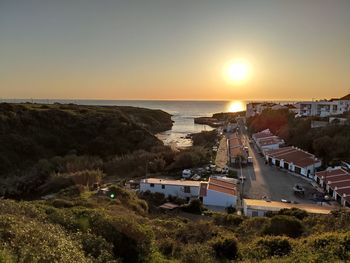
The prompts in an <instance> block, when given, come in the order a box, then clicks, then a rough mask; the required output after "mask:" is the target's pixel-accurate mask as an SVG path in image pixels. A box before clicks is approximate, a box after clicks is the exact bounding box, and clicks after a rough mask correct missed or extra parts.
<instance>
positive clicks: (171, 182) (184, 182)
mask: <svg viewBox="0 0 350 263" xmlns="http://www.w3.org/2000/svg"><path fill="white" fill-rule="evenodd" d="M141 183H146V184H164V185H178V186H196V187H199V185H200V184H201V183H202V182H201V181H191V180H171V179H160V178H147V179H142V180H141Z"/></svg>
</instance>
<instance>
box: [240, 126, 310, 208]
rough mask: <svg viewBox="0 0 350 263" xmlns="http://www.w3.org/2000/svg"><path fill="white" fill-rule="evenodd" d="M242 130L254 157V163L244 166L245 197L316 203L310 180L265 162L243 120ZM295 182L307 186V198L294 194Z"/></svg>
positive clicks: (244, 140) (250, 154)
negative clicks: (312, 196) (312, 198)
mask: <svg viewBox="0 0 350 263" xmlns="http://www.w3.org/2000/svg"><path fill="white" fill-rule="evenodd" d="M240 130H241V132H240V133H241V136H242V141H243V142H244V143H245V144H246V146H248V147H249V156H251V157H253V165H250V166H246V167H243V168H242V173H243V176H245V177H246V180H245V181H244V183H243V189H242V185H241V191H242V190H243V191H242V193H243V197H245V198H253V199H261V198H262V197H263V196H266V197H268V198H269V199H270V200H272V201H281V199H286V200H289V201H295V202H298V203H315V201H313V200H310V198H311V196H310V195H311V193H313V192H314V188H313V187H312V185H311V184H310V183H309V182H308V181H306V180H305V179H303V178H301V177H298V176H295V175H293V174H290V173H289V172H287V171H285V170H283V169H280V168H278V167H275V166H270V165H268V164H265V159H264V158H263V157H262V156H261V155H260V154H259V153H258V152H257V150H256V149H255V146H254V145H253V144H249V138H248V135H247V133H246V131H245V128H244V124H243V123H242V121H241V122H240ZM295 184H299V185H302V186H303V187H304V188H305V190H306V192H307V194H306V196H305V198H300V197H297V196H295V195H294V193H293V187H294V185H295Z"/></svg>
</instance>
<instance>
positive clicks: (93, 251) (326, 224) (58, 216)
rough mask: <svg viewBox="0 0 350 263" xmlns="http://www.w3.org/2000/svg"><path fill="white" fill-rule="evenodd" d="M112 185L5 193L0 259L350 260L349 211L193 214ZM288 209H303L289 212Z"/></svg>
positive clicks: (0, 221)
mask: <svg viewBox="0 0 350 263" xmlns="http://www.w3.org/2000/svg"><path fill="white" fill-rule="evenodd" d="M85 191H87V190H85ZM110 191H111V192H113V193H115V198H113V199H111V198H108V194H107V195H106V196H105V195H98V194H96V193H91V194H90V195H89V197H86V196H85V195H82V193H79V194H71V193H70V194H69V195H67V193H66V192H63V193H61V194H59V195H58V196H57V197H56V198H55V199H52V200H48V201H21V202H15V201H11V200H1V201H0V244H1V245H0V262H72V260H74V262H198V263H199V262H230V261H231V260H235V261H237V262H260V261H264V260H266V262H339V261H348V260H350V252H349V251H350V250H349V248H350V220H349V218H350V213H349V212H346V211H341V210H340V211H336V212H334V213H333V214H330V215H323V216H321V215H320V216H312V215H308V216H306V217H303V219H297V218H296V217H294V216H291V215H273V216H272V217H270V218H268V217H267V218H246V217H243V216H238V215H236V214H224V213H213V214H212V216H211V217H208V216H200V215H198V216H196V217H198V218H197V219H195V221H192V220H190V219H187V216H186V218H185V217H182V214H181V213H180V214H179V213H175V214H167V213H160V212H159V211H154V212H152V211H151V210H149V208H148V207H149V205H152V202H154V201H155V199H156V196H155V197H153V198H152V199H151V198H149V199H148V200H150V201H147V203H146V202H145V201H144V200H142V199H140V198H139V197H138V196H137V195H136V194H135V192H131V191H128V190H126V189H124V188H122V187H120V186H118V185H115V186H113V187H111V188H110ZM194 203H195V202H191V206H192V207H197V206H196V205H194ZM189 212H196V211H195V210H194V211H192V210H191V211H189ZM288 213H289V214H295V215H299V214H300V213H301V211H298V213H295V211H287V210H285V211H284V212H283V214H288ZM199 218H202V219H203V220H199V221H198V219H199ZM296 222H297V223H296ZM300 225H301V226H302V227H300ZM295 233H298V234H297V235H296V234H295Z"/></svg>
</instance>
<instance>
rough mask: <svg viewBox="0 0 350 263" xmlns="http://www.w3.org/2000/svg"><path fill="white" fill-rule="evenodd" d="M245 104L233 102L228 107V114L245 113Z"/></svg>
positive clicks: (238, 101)
mask: <svg viewBox="0 0 350 263" xmlns="http://www.w3.org/2000/svg"><path fill="white" fill-rule="evenodd" d="M245 107H246V106H245V104H244V103H243V102H242V101H240V100H237V101H231V102H230V103H229V104H228V105H227V110H226V111H227V112H239V111H244V110H245Z"/></svg>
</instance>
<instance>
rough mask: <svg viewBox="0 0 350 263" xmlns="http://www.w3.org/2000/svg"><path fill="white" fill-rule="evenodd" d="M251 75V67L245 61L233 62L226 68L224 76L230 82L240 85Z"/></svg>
mask: <svg viewBox="0 0 350 263" xmlns="http://www.w3.org/2000/svg"><path fill="white" fill-rule="evenodd" d="M248 74H249V66H248V63H247V62H244V61H233V62H230V63H228V64H227V65H226V67H225V68H224V75H225V78H226V80H227V81H228V82H230V83H237V82H238V83H239V82H243V81H245V80H246V79H247V77H248Z"/></svg>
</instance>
